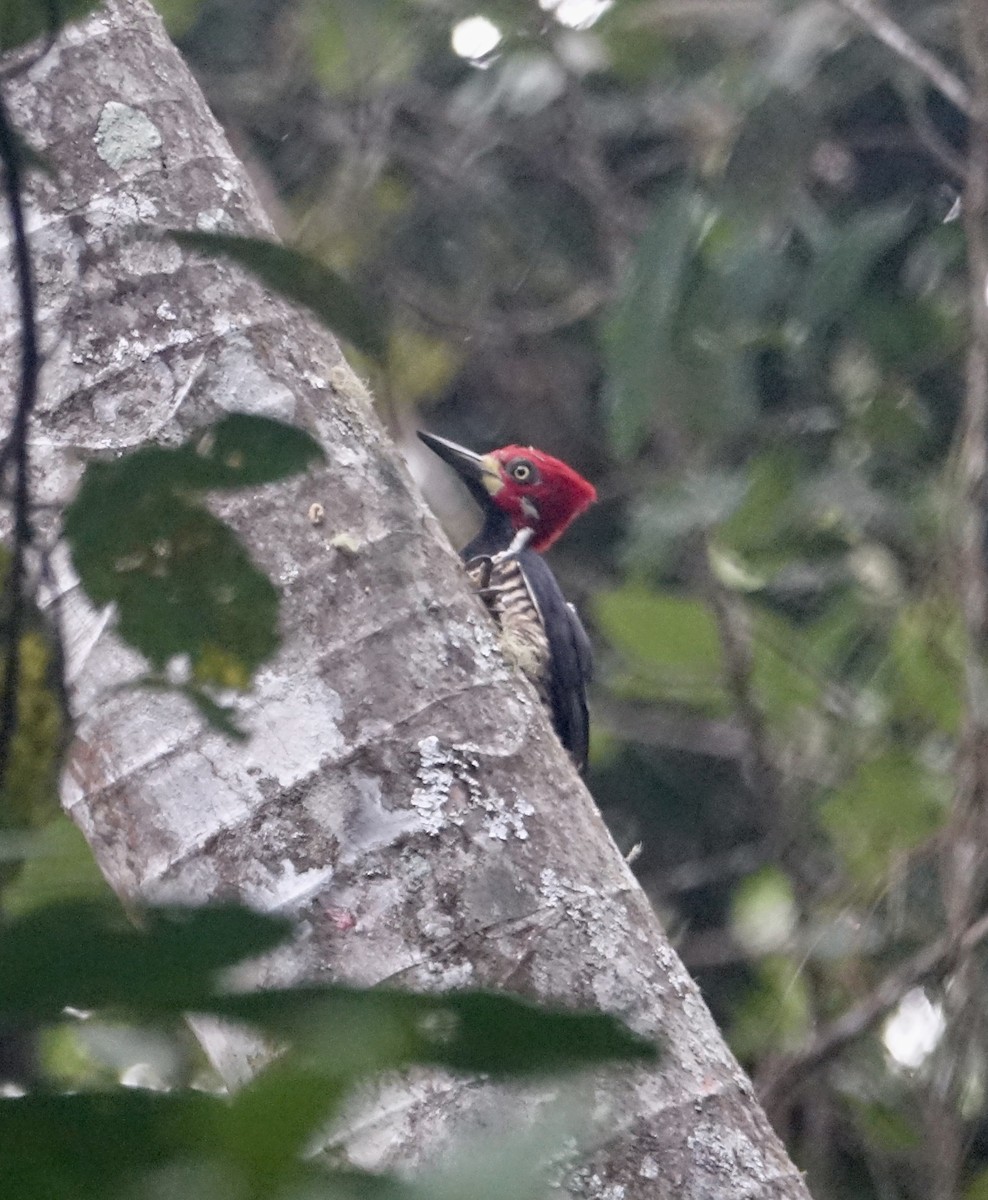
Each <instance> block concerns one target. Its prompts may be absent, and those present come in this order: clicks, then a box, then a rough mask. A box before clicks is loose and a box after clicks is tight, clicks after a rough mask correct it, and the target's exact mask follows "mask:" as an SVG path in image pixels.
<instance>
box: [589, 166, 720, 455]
mask: <svg viewBox="0 0 988 1200" xmlns="http://www.w3.org/2000/svg"><path fill="white" fill-rule="evenodd" d="M705 212H706V209H705V205H704V204H703V201H702V200H701V198H700V197H699V195H698V194H697V192H696V191H695V189H694V188H693V187H692V186H691V185H690V184H680V185H678V186H677V187H674V188H672V189H671V190H670V191H669V192H667V193H666V195H665V196H663V198H662V200H661V201H660V202H659V204H658V205H657V206H656V209H655V213H654V215H653V217H652V220H651V222H650V224H649V227H648V229H647V230H646V232H645V235H644V237H643V238H642V240H641V242H640V244H639V246H638V249H637V251H636V252H635V257H634V260H633V262H632V265H631V271H630V273H629V275H628V278H627V280H626V282H625V285H624V288H623V291H622V296H621V299H620V301H619V302H618V305H617V308H616V309H615V311H614V313H613V315H612V317H611V319H610V321H609V323H608V326H607V329H606V333H605V343H604V351H605V359H606V365H607V372H608V389H609V393H610V440H611V445H612V446H613V448H614V451H615V453H616V454H617V455H618V456H619V457H621V458H631V457H632V456H633V455H634V454H635V453H636V452H637V451H638V450H639V449H640V448H641V446H642V444H643V443H644V441H645V439H646V437H647V436H648V432H649V428H650V424H651V420H652V416H653V414H654V413H655V411H656V410H657V408H658V406H659V405H660V403H661V401H662V394H663V373H664V366H665V363H666V360H667V359H668V358H669V356H670V354H671V347H672V338H671V332H672V329H671V327H672V322H673V319H674V317H675V315H676V313H677V312H678V309H679V303H680V299H681V294H682V285H683V280H684V277H685V273H686V269H687V266H688V264H689V260H690V253H691V251H692V249H693V247H694V246H695V243H696V239H697V236H698V231H699V228H700V225H701V223H702V221H703V218H704V215H705Z"/></svg>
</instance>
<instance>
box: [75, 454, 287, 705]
mask: <svg viewBox="0 0 988 1200" xmlns="http://www.w3.org/2000/svg"><path fill="white" fill-rule="evenodd" d="M135 457H136V456H135ZM119 465H120V464H116V463H113V464H103V463H97V464H93V466H91V467H90V468H89V470H88V471H87V472H86V478H85V481H84V483H83V486H82V488H81V489H80V492H79V495H78V497H77V499H76V502H75V503H74V504H73V506H72V508H71V509H70V511H69V514H68V516H67V519H66V534H67V537H68V539H69V542H70V544H71V546H72V557H73V561H74V563H75V566H76V570H77V571H78V572H79V578H80V580H81V582H82V585H83V587H84V588H85V589H86V592H87V593H88V595H89V596H90V598H91V599H92V600H93V602H94V603H95V604H98V605H103V604H111V603H113V604H116V605H117V610H118V629H119V632H120V635H121V637H123V638H124V639H126V641H128V642H130V643H131V645H133V646H135V647H136V648H137V649H138V650H140V651H141V653H142V654H144V655H145V657H146V658H147V659H148V660H149V661H150V662H151V663H152V665H153V666H155V667H156V668H158V669H159V670H161V669H163V668H164V667H165V666H166V665H167V664H168V662H169V661H170V660H171V659H172V658H174V657H175V656H177V655H181V654H187V655H189V657H190V658H191V664H192V673H193V676H194V678H195V679H196V680H198V681H199V682H201V683H210V684H214V685H215V686H218V687H232V688H245V687H247V686H248V684H249V682H250V677H251V674H252V672H253V671H254V670H255V669H256V668H257V667H258V666H259V665H260V664H261V663H262V662H263V661H264V660H265V659H266V658H268V657H269V656H270V655H271V654H273V653H274V651H275V650H276V649H277V646H278V634H277V615H278V593H277V591H276V590H275V588H274V586H273V584H272V583H271V582H270V580H269V579H268V578H267V576H266V575H264V574H263V572H261V571H259V570H258V569H257V568H256V567H255V566H254V564H253V563H252V562H251V560H250V557H249V555H248V554H247V551H246V550H245V549H244V547H243V546H242V545H241V543H240V542H239V541H238V539H237V537H236V535H235V534H234V533H233V531H232V530H230V529H229V528H228V527H227V526H226V525H224V524H223V522H222V521H220V520H218V519H217V518H216V517H214V516H213V515H212V514H211V513H210V512H208V511H207V510H206V509H205V508H203V507H201V506H200V505H198V504H191V503H189V502H188V501H186V500H183V499H181V498H180V497H179V496H177V495H175V494H174V493H170V492H167V491H158V492H155V491H148V492H145V493H144V495H142V496H140V497H139V498H135V501H136V502H134V503H132V504H130V506H129V507H125V506H123V504H122V501H123V498H124V496H125V495H127V494H130V493H131V492H132V489H131V487H130V483H131V481H130V480H124V479H122V478H121V477H120V475H121V473H120V472H119V471H118V469H117V468H118V467H119ZM133 466H135V467H136V466H137V464H136V463H135V464H133ZM121 485H122V486H121ZM122 513H127V518H126V520H122V519H121V514H122Z"/></svg>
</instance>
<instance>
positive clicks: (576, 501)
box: [419, 433, 597, 550]
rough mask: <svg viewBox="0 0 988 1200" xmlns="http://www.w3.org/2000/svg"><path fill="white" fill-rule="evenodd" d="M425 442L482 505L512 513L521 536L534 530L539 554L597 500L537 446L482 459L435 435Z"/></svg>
mask: <svg viewBox="0 0 988 1200" xmlns="http://www.w3.org/2000/svg"><path fill="white" fill-rule="evenodd" d="M419 437H420V438H421V439H422V441H423V442H425V444H426V445H427V446H428V447H429V449H430V450H433V451H435V453H436V454H438V455H439V457H440V458H442V459H444V460H445V461H446V462H448V463H449V464H450V466H451V467H453V468H454V469H455V470H456V471H457V473H458V474H459V476H460V478H461V479H462V480H463V482H464V483H465V484H466V485H467V487H468V488H469V489H470V491H471V492H472V493H473V495H474V496H475V498H476V499H477V500H478V501H479V503H480V504H482V505H484V506H485V507H487V506H490V507H494V508H498V509H500V510H501V512H503V513H506V514H507V516H508V518H509V519H510V521H511V525H512V527H513V528H514V530H515V532H516V533H517V532H518V531H520V530H522V529H531V531H532V535H533V536H532V539H531V542H530V543H529V544H530V545H531V547H532V549H533V550H546V549H547V548H548V547H549V546H551V545H552V543H553V542H554V541H555V540H556V538H558V537H559V535H560V534H561V533H562V532H563V530H564V529H565V528H566V527H567V526H568V525H569V523H570V522H571V521H572V520H574V519H575V518H576V517H578V516H579V515H580V513H581V512H583V511H584V510H585V509H587V508H589V507H590V505H591V504H593V502H594V501H595V500H596V499H597V489H596V488H595V487H594V486H593V484H592V483H588V482H587V481H586V480H585V479H584V478H583V476H582V475H578V474H577V473H576V471H574V470H573V468H572V467H568V466H567V465H566V464H565V463H564V462H560V460H559V459H558V458H553V457H552V456H551V455H550V454H543V452H542V451H541V450H536V449H534V448H533V447H532V446H502V447H501V449H500V450H492V451H491V452H490V454H476V453H475V452H474V451H473V450H468V449H467V448H466V447H465V446H458V445H457V444H456V443H455V442H450V441H447V440H446V438H441V437H437V436H436V435H435V434H434V433H420V434H419Z"/></svg>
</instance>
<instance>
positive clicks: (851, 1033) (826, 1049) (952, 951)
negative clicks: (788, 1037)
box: [759, 915, 988, 1109]
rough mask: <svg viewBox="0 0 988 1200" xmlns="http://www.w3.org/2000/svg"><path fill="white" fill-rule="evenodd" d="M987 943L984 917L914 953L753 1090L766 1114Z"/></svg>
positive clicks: (777, 1065) (987, 923)
mask: <svg viewBox="0 0 988 1200" xmlns="http://www.w3.org/2000/svg"><path fill="white" fill-rule="evenodd" d="M986 937H988V915H986V916H982V917H981V918H980V919H979V920H977V921H975V923H974V924H973V925H971V926H970V928H969V929H966V930H965V931H964V933H963V934H962V935H961V937H960V938H959V939H956V940H955V939H954V938H952V937H951V936H950V935H944V936H943V937H941V938H938V939H937V940H936V941H935V942H933V943H931V944H930V945H928V946H924V947H923V948H922V950H919V951H917V952H916V953H915V954H914V955H913V956H912V957H911V958H908V959H906V961H905V962H904V963H903V964H902V965H901V966H900V967H899V968H898V969H897V970H895V971H893V972H892V973H891V974H890V975H887V976H886V977H885V979H883V980H882V982H881V983H880V984H879V985H878V986H877V987H876V988H874V989H873V990H872V991H871V992H869V994H868V995H867V996H865V997H864V999H863V1000H860V1001H859V1002H858V1003H857V1004H855V1005H853V1006H852V1007H851V1008H849V1009H848V1010H847V1011H846V1012H845V1013H842V1014H841V1016H839V1017H838V1018H837V1019H836V1020H835V1021H832V1022H831V1023H830V1024H829V1025H826V1026H824V1027H823V1028H822V1029H820V1030H819V1031H818V1033H817V1034H816V1036H815V1037H814V1038H813V1039H812V1041H811V1042H810V1043H809V1044H808V1045H807V1046H805V1047H804V1048H803V1049H802V1050H800V1051H799V1052H798V1053H797V1054H794V1055H792V1056H791V1057H790V1058H787V1059H786V1060H784V1061H783V1062H779V1063H776V1065H775V1067H774V1069H772V1071H771V1073H769V1074H766V1077H765V1079H764V1081H762V1082H761V1083H760V1084H759V1092H760V1094H761V1097H762V1102H763V1103H764V1104H765V1107H766V1108H769V1109H771V1108H772V1106H773V1104H774V1102H775V1101H776V1100H781V1099H782V1097H783V1096H785V1094H786V1093H787V1092H788V1091H790V1090H791V1089H792V1088H793V1087H794V1086H795V1085H796V1084H798V1083H799V1082H800V1080H802V1079H805V1077H806V1076H807V1075H809V1074H810V1073H811V1072H812V1071H814V1070H816V1068H817V1067H820V1066H822V1065H823V1064H824V1063H825V1062H828V1061H829V1060H830V1059H832V1058H833V1057H834V1055H836V1054H837V1053H838V1052H839V1051H841V1050H843V1049H844V1048H845V1047H846V1046H847V1045H849V1044H850V1043H851V1042H854V1041H856V1040H857V1039H858V1038H860V1037H862V1036H863V1035H864V1034H866V1033H868V1032H869V1031H870V1030H872V1029H874V1028H875V1026H876V1025H878V1024H879V1022H880V1021H882V1020H883V1019H884V1018H885V1017H886V1016H887V1015H888V1014H889V1013H890V1012H891V1011H892V1010H893V1009H894V1008H895V1007H896V1005H897V1004H898V1003H899V1002H900V1001H901V1000H902V998H903V997H904V996H905V995H906V994H907V993H908V992H911V991H912V989H913V988H915V987H918V986H919V985H920V984H921V983H924V982H926V981H929V980H930V979H934V978H943V977H944V976H945V975H947V974H948V973H949V972H950V971H951V969H952V968H953V967H954V965H955V964H956V962H957V961H958V959H959V958H960V957H963V956H966V955H969V954H970V953H971V951H973V950H975V949H976V948H977V947H978V946H979V945H980V944H981V943H982V942H983V941H984V940H985V938H986Z"/></svg>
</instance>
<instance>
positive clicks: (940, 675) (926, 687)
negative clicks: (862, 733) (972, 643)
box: [889, 601, 964, 734]
mask: <svg viewBox="0 0 988 1200" xmlns="http://www.w3.org/2000/svg"><path fill="white" fill-rule="evenodd" d="M963 647H964V642H963V632H962V627H961V622H960V618H959V614H958V612H957V611H956V609H951V608H950V607H949V606H947V605H945V604H943V603H938V602H935V601H926V602H923V603H920V604H914V605H910V606H909V607H907V608H905V609H903V611H902V612H900V613H899V615H898V618H897V619H896V623H895V626H894V627H893V629H892V635H891V638H890V640H889V649H890V652H891V656H892V663H893V665H894V668H895V686H894V693H893V699H894V707H895V711H896V714H897V715H898V716H899V717H900V718H906V719H916V718H917V717H919V718H921V719H924V720H925V721H927V722H929V724H930V725H932V726H933V727H934V728H936V729H940V730H942V731H943V732H945V733H951V734H956V733H957V732H958V731H959V730H960V724H961V714H962V711H963V680H964V648H963Z"/></svg>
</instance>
